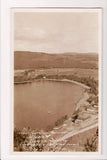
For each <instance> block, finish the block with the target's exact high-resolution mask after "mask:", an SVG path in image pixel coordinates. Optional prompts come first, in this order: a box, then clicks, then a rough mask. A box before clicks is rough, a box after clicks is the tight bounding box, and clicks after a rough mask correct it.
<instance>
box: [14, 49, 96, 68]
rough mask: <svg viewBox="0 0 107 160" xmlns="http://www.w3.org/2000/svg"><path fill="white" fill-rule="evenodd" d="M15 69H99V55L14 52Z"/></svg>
mask: <svg viewBox="0 0 107 160" xmlns="http://www.w3.org/2000/svg"><path fill="white" fill-rule="evenodd" d="M14 68H15V69H31V68H85V69H97V68H98V54H96V53H86V54H85V53H83V54H82V53H81V54H79V53H63V54H47V53H42V52H27V51H15V52H14Z"/></svg>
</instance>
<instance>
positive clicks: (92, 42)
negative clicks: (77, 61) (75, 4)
mask: <svg viewBox="0 0 107 160" xmlns="http://www.w3.org/2000/svg"><path fill="white" fill-rule="evenodd" d="M98 24H99V19H98V12H88V11H86V12H76V11H73V12H64V11H62V12H58V11H56V12H51V11H49V12H46V11H45V12H44V11H43V12H39V11H38V12H15V13H14V50H15V51H32V52H46V53H68V52H78V53H89V52H92V53H93V52H95V53H97V52H98V38H99V37H98V32H99V26H98Z"/></svg>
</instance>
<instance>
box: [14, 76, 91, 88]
mask: <svg viewBox="0 0 107 160" xmlns="http://www.w3.org/2000/svg"><path fill="white" fill-rule="evenodd" d="M40 80H47V81H56V82H70V83H74V84H77V85H79V86H82V87H83V88H86V89H90V87H88V86H87V85H85V84H83V83H80V82H77V81H74V80H69V79H60V80H58V79H49V78H43V79H35V80H32V81H23V82H14V84H27V83H33V82H36V81H40Z"/></svg>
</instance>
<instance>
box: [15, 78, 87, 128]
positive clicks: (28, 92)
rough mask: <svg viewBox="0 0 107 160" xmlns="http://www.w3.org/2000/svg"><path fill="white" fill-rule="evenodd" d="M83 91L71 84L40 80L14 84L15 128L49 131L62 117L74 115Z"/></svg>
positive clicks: (81, 88)
mask: <svg viewBox="0 0 107 160" xmlns="http://www.w3.org/2000/svg"><path fill="white" fill-rule="evenodd" d="M83 91H84V88H83V87H81V86H79V85H76V84H74V83H70V82H56V81H46V80H40V81H36V82H32V83H27V84H19V85H14V124H15V127H16V128H19V129H21V128H23V127H30V128H32V129H46V127H47V126H48V125H53V124H54V123H55V121H57V120H58V119H60V118H61V117H62V116H65V115H67V116H68V117H69V116H71V115H72V113H73V112H74V110H75V107H76V104H77V102H78V101H79V100H80V98H81V97H82V95H83Z"/></svg>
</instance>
